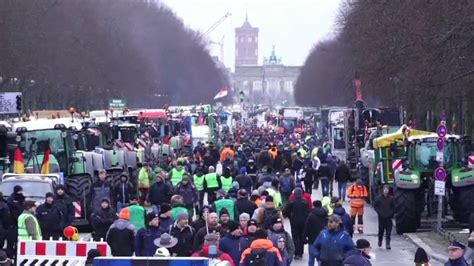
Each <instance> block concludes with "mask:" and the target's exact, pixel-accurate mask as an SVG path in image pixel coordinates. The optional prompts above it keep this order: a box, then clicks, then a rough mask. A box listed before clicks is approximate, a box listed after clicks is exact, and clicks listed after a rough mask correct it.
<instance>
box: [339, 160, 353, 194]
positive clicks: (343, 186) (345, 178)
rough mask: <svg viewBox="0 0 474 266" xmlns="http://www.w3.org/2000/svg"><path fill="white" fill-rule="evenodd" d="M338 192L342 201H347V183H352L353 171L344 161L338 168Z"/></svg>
mask: <svg viewBox="0 0 474 266" xmlns="http://www.w3.org/2000/svg"><path fill="white" fill-rule="evenodd" d="M335 176H336V178H335V179H336V181H337V191H338V192H339V198H340V199H341V200H342V201H345V200H346V190H347V182H350V181H351V179H352V178H351V171H350V169H349V167H348V166H347V164H346V163H345V162H344V161H341V162H340V163H339V165H338V166H337V168H336V174H335Z"/></svg>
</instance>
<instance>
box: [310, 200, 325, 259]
mask: <svg viewBox="0 0 474 266" xmlns="http://www.w3.org/2000/svg"><path fill="white" fill-rule="evenodd" d="M313 207H314V208H313V209H312V210H311V212H310V213H309V215H308V218H307V219H306V222H305V225H304V235H305V238H306V240H307V241H306V242H307V243H308V244H309V245H308V253H311V251H310V250H311V248H313V245H312V244H313V243H314V240H316V238H317V237H318V235H319V233H320V232H321V231H322V230H323V229H324V228H325V227H326V225H327V224H328V211H327V210H326V209H325V208H323V204H322V203H321V201H320V200H316V201H313Z"/></svg>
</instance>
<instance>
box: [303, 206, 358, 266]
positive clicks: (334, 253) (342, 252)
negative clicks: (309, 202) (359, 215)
mask: <svg viewBox="0 0 474 266" xmlns="http://www.w3.org/2000/svg"><path fill="white" fill-rule="evenodd" d="M341 224H342V221H341V218H340V217H339V216H338V215H331V216H330V217H329V219H328V229H326V230H323V231H321V233H320V234H319V236H318V238H316V240H315V241H314V243H313V244H312V245H313V248H312V249H311V251H312V252H314V253H313V254H312V256H314V257H315V258H316V259H317V260H318V261H319V262H320V263H319V266H333V265H343V264H342V263H343V261H344V258H345V257H346V255H348V253H349V252H350V251H352V250H353V249H354V248H355V245H354V242H353V241H352V238H351V237H350V236H349V234H348V233H347V232H346V231H344V229H343V228H342V227H341ZM308 265H310V266H312V265H314V264H308Z"/></svg>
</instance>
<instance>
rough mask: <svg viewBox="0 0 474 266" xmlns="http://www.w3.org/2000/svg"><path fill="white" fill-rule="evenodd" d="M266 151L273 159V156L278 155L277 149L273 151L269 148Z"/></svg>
mask: <svg viewBox="0 0 474 266" xmlns="http://www.w3.org/2000/svg"><path fill="white" fill-rule="evenodd" d="M268 153H270V156H271V157H272V159H273V160H275V158H276V157H277V155H278V150H277V149H275V150H274V151H273V150H272V149H269V150H268Z"/></svg>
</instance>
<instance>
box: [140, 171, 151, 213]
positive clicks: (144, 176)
mask: <svg viewBox="0 0 474 266" xmlns="http://www.w3.org/2000/svg"><path fill="white" fill-rule="evenodd" d="M150 178H152V174H151V169H150V167H149V166H148V164H147V163H144V164H143V166H142V168H141V169H140V172H138V190H139V191H140V204H142V205H143V203H144V202H145V199H146V195H147V193H148V189H149V188H150Z"/></svg>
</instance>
